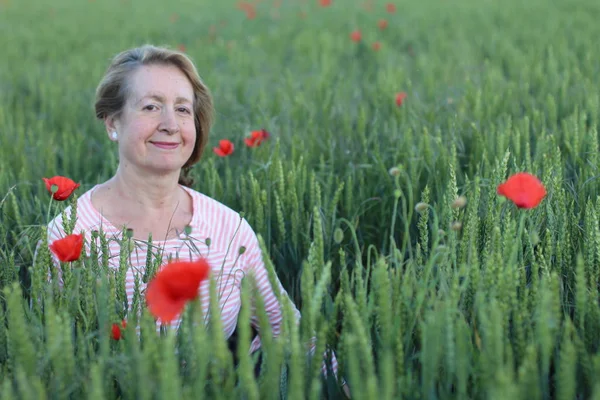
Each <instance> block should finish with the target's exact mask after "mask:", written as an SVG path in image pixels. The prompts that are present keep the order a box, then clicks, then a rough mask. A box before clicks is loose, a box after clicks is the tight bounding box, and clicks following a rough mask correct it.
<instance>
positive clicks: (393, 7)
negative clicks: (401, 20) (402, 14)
mask: <svg viewBox="0 0 600 400" xmlns="http://www.w3.org/2000/svg"><path fill="white" fill-rule="evenodd" d="M385 9H386V11H387V12H389V13H390V14H392V13H395V12H396V5H395V4H394V3H387V4H386V5H385Z"/></svg>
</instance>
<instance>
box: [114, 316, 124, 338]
mask: <svg viewBox="0 0 600 400" xmlns="http://www.w3.org/2000/svg"><path fill="white" fill-rule="evenodd" d="M121 326H122V327H123V329H125V328H127V321H125V320H123V321H121ZM111 336H112V338H113V339H114V340H121V337H122V336H123V334H122V332H121V327H119V324H112V329H111Z"/></svg>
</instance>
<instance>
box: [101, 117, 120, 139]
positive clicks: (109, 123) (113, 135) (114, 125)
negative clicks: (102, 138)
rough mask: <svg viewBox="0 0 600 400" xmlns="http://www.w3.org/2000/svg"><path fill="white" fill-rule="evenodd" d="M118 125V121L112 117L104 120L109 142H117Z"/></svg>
mask: <svg viewBox="0 0 600 400" xmlns="http://www.w3.org/2000/svg"><path fill="white" fill-rule="evenodd" d="M118 125H119V123H118V120H117V119H116V118H115V117H114V116H110V117H106V118H104V127H105V128H106V133H107V134H108V138H109V139H110V140H113V141H117V138H118V135H119V128H118Z"/></svg>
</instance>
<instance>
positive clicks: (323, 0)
mask: <svg viewBox="0 0 600 400" xmlns="http://www.w3.org/2000/svg"><path fill="white" fill-rule="evenodd" d="M319 4H320V5H321V7H329V6H330V5H331V0H319Z"/></svg>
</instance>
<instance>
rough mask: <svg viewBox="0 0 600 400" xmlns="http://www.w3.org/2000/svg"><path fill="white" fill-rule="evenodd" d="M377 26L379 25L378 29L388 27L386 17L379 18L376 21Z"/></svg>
mask: <svg viewBox="0 0 600 400" xmlns="http://www.w3.org/2000/svg"><path fill="white" fill-rule="evenodd" d="M377 26H378V27H379V29H381V30H384V29H385V28H387V27H388V22H387V20H386V19H380V20H379V22H377Z"/></svg>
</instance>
